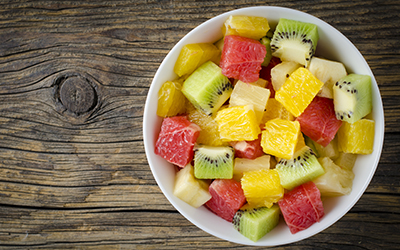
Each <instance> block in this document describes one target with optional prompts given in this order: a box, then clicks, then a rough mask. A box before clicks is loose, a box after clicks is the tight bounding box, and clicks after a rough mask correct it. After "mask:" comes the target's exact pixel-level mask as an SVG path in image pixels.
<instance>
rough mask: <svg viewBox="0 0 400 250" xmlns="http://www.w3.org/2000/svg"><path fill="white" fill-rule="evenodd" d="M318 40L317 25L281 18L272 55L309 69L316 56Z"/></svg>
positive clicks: (276, 30)
mask: <svg viewBox="0 0 400 250" xmlns="http://www.w3.org/2000/svg"><path fill="white" fill-rule="evenodd" d="M318 39H319V35H318V27H317V25H315V24H312V23H304V22H300V21H296V20H289V19H285V18H281V19H279V22H278V25H277V26H276V29H275V32H274V36H273V37H272V40H271V51H272V55H273V56H276V57H279V58H280V59H281V60H282V61H294V62H297V63H299V64H302V65H305V66H306V67H307V66H308V65H309V63H310V62H311V58H312V57H313V55H314V54H315V49H316V47H317V42H318Z"/></svg>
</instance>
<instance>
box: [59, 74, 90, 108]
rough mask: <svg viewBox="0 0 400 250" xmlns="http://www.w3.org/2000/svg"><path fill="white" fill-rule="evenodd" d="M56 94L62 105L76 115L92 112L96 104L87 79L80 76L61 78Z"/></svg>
mask: <svg viewBox="0 0 400 250" xmlns="http://www.w3.org/2000/svg"><path fill="white" fill-rule="evenodd" d="M58 94H59V98H60V101H61V103H62V105H63V106H64V107H65V108H66V109H67V110H68V111H70V112H72V113H74V114H76V115H80V114H83V113H86V112H88V111H90V110H92V109H93V108H94V107H95V106H96V104H97V94H96V91H95V89H94V88H93V86H92V85H91V84H90V82H89V81H88V79H86V78H84V77H82V76H76V75H75V76H69V77H65V78H63V79H62V81H61V82H60V86H59V93H58Z"/></svg>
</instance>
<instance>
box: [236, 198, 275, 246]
mask: <svg viewBox="0 0 400 250" xmlns="http://www.w3.org/2000/svg"><path fill="white" fill-rule="evenodd" d="M279 214H280V209H279V206H278V205H276V204H275V205H273V206H272V207H271V208H267V207H261V208H252V209H249V210H241V209H239V210H238V211H237V212H236V214H235V216H234V217H233V221H232V223H233V226H234V228H235V229H236V230H238V231H239V232H240V233H241V234H242V235H244V236H245V237H247V238H248V239H250V240H252V241H254V242H256V241H258V240H259V239H261V238H262V237H263V236H264V235H266V234H267V233H269V232H270V231H271V230H272V229H274V228H275V227H276V225H278V223H279Z"/></svg>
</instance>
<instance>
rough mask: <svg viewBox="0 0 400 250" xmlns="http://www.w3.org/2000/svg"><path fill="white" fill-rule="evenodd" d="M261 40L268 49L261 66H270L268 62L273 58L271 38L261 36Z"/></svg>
mask: <svg viewBox="0 0 400 250" xmlns="http://www.w3.org/2000/svg"><path fill="white" fill-rule="evenodd" d="M260 42H261V44H262V45H264V46H265V49H266V50H267V54H266V55H265V57H264V62H262V64H261V66H268V64H269V62H270V61H271V58H272V52H271V39H270V38H268V37H266V36H265V37H263V38H261V40H260Z"/></svg>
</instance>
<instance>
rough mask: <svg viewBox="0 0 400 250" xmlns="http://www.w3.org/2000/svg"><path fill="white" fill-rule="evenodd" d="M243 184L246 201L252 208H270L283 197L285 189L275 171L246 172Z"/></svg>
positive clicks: (242, 180)
mask: <svg viewBox="0 0 400 250" xmlns="http://www.w3.org/2000/svg"><path fill="white" fill-rule="evenodd" d="M241 183H242V188H243V192H244V195H245V196H246V200H247V202H248V203H249V205H251V206H254V207H268V208H270V207H272V205H273V204H274V203H275V202H277V201H279V200H280V199H281V198H282V197H283V193H284V189H283V187H282V186H281V183H280V179H279V174H278V171H276V170H275V169H260V170H256V171H249V172H244V173H243V177H242V179H241Z"/></svg>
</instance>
